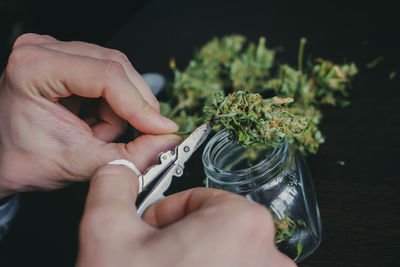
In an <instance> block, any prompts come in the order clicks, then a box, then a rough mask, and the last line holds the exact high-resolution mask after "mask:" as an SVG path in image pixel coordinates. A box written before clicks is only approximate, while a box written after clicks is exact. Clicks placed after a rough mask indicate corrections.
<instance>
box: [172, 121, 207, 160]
mask: <svg viewBox="0 0 400 267" xmlns="http://www.w3.org/2000/svg"><path fill="white" fill-rule="evenodd" d="M210 132H211V124H210V122H206V123H204V124H202V125H201V126H200V127H198V128H197V129H195V130H194V131H193V132H192V133H191V134H190V135H189V136H188V137H187V138H186V139H185V140H184V141H183V142H182V143H181V144H180V145H179V146H178V147H177V148H178V149H177V151H178V159H177V161H178V163H180V165H181V167H183V164H184V163H185V162H186V161H187V160H188V159H189V158H190V157H191V156H192V154H193V153H194V152H195V151H196V150H197V149H198V148H199V147H200V146H201V144H202V143H203V142H204V141H205V140H206V139H207V136H208V135H209V133H210Z"/></svg>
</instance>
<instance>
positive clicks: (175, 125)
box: [162, 116, 179, 131]
mask: <svg viewBox="0 0 400 267" xmlns="http://www.w3.org/2000/svg"><path fill="white" fill-rule="evenodd" d="M162 120H163V121H164V123H165V124H166V125H168V128H171V129H174V131H178V129H179V126H178V124H176V123H175V122H174V121H172V120H170V119H168V118H167V117H164V116H162Z"/></svg>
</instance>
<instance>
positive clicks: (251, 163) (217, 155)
mask: <svg viewBox="0 0 400 267" xmlns="http://www.w3.org/2000/svg"><path fill="white" fill-rule="evenodd" d="M203 165H204V171H205V173H206V175H207V180H206V184H207V187H211V188H219V189H224V190H227V191H231V192H233V193H237V194H241V195H243V196H245V197H246V198H247V199H249V200H251V201H254V202H257V203H260V204H262V205H264V206H266V207H267V208H268V209H269V210H270V211H271V213H272V215H273V217H274V222H275V228H276V237H275V243H276V245H277V247H278V248H279V249H280V250H281V251H282V252H283V253H285V254H286V255H288V256H289V257H291V258H292V259H294V260H295V261H296V262H300V261H302V260H303V259H305V258H306V257H307V256H309V255H310V254H311V253H312V252H313V251H314V250H315V249H316V248H317V247H318V246H319V244H320V242H321V222H320V217H319V210H318V205H317V200H316V195H315V191H314V187H313V183H312V178H311V175H310V173H309V171H308V168H307V165H306V162H305V160H304V158H303V156H302V155H301V154H300V153H299V152H298V151H296V150H295V149H294V148H293V147H291V146H290V145H288V143H287V142H286V141H285V142H283V143H282V145H280V146H278V147H276V148H266V147H249V148H243V147H242V146H240V145H238V144H237V143H235V142H232V141H231V140H230V139H229V134H228V133H227V132H226V131H221V132H219V133H217V134H216V135H215V136H214V137H213V138H212V139H211V140H210V141H209V142H208V143H207V145H206V147H205V149H204V152H203Z"/></svg>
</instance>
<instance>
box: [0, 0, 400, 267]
mask: <svg viewBox="0 0 400 267" xmlns="http://www.w3.org/2000/svg"><path fill="white" fill-rule="evenodd" d="M167 2H168V3H167ZM188 2H190V3H191V4H188ZM194 2H197V5H195V4H193V3H194ZM281 2H282V3H280V4H277V3H268V1H255V0H247V1H233V0H231V1H211V0H210V1H183V0H173V1H161V0H159V1H149V2H148V4H145V5H143V6H142V7H141V8H140V9H138V10H135V12H132V16H131V17H130V18H129V19H128V20H127V21H126V23H124V24H123V25H122V26H121V27H119V28H117V29H115V33H114V34H113V35H112V36H110V37H109V38H108V41H107V42H104V43H100V44H102V45H107V46H109V47H112V48H116V49H120V50H122V51H123V52H125V53H126V54H127V55H128V57H129V58H130V59H131V61H132V62H133V64H134V66H136V67H137V69H138V70H139V71H140V72H142V73H143V72H152V71H157V72H161V73H164V74H166V75H167V76H169V77H170V75H171V73H170V72H169V70H168V62H169V59H170V57H172V56H173V57H175V58H176V61H177V63H178V67H183V66H185V65H186V64H187V62H188V59H189V58H190V57H191V55H192V52H193V48H195V47H199V46H200V45H201V44H203V43H205V42H206V41H207V40H209V39H211V38H212V37H214V36H221V35H224V34H230V33H240V34H243V35H246V36H247V37H248V38H249V39H250V40H253V41H257V39H258V37H259V36H261V35H263V36H266V38H267V43H268V45H269V46H272V47H274V46H278V45H281V46H283V47H284V48H285V50H284V51H283V52H281V55H280V56H278V57H279V58H280V59H281V61H283V62H289V63H291V64H293V65H295V64H296V60H297V49H298V41H299V39H300V37H303V36H304V37H307V39H308V44H307V48H306V53H307V54H311V55H312V57H317V56H320V57H323V58H326V59H330V60H333V61H335V62H338V63H341V62H343V61H344V60H347V61H355V62H356V64H357V66H358V67H359V69H360V73H359V74H358V75H357V78H356V80H355V81H354V83H353V88H352V91H351V101H352V105H351V106H350V107H348V108H346V109H334V108H326V109H324V114H325V118H324V122H323V124H322V130H323V132H324V133H325V134H326V137H327V138H326V143H325V144H324V145H322V146H321V149H320V151H319V153H318V154H317V155H315V156H310V157H308V159H307V161H308V164H309V167H310V170H311V173H312V175H313V178H314V183H315V188H316V191H317V197H318V202H319V207H320V212H321V218H322V227H323V237H322V243H321V246H320V247H319V248H318V250H316V251H315V253H314V254H313V255H311V256H310V257H309V258H307V259H306V260H305V261H304V262H302V263H301V264H300V265H299V266H302V267H311V266H313V267H314V266H328V267H330V266H335V267H336V266H344V267H347V266H371V267H372V266H374V267H375V266H376V267H378V266H400V263H399V260H400V256H399V250H400V197H399V194H400V175H399V171H398V169H399V167H400V162H399V160H400V157H399V155H400V142H399V136H400V111H399V110H400V107H399V104H400V64H399V60H400V57H399V55H400V53H399V49H400V43H399V41H397V40H396V37H397V35H398V32H399V31H398V29H397V27H398V24H396V23H395V22H396V21H397V19H398V15H397V14H396V13H395V12H396V9H394V7H392V6H388V5H386V4H383V3H375V5H372V4H370V5H368V4H366V3H364V4H363V5H355V4H354V5H349V4H348V3H347V4H346V6H344V5H340V4H338V3H334V2H332V1H330V2H328V1H319V2H316V3H312V2H307V1H306V2H304V1H297V2H298V3H296V4H294V5H293V4H289V3H288V1H281ZM378 4H379V6H378ZM121 8H123V7H121ZM114 15H115V14H114ZM80 34H81V33H80ZM60 35H61V36H62V34H61V33H60ZM77 36H78V35H77ZM378 56H383V57H384V61H383V62H382V63H380V64H378V65H377V66H376V68H373V69H368V68H366V64H367V63H369V62H371V61H372V60H373V59H375V58H377V57H378ZM395 70H397V72H398V75H397V76H396V77H395V79H394V80H393V81H390V80H389V73H390V72H392V71H395ZM338 160H340V161H345V165H344V166H340V165H338V164H337V161H338ZM189 165H190V166H189V167H188V170H189V171H188V172H189V173H186V178H185V179H181V180H180V181H177V182H176V183H175V184H174V188H173V190H175V191H177V190H181V189H184V188H189V187H191V186H195V185H200V184H201V181H202V179H203V177H204V175H203V173H202V166H201V161H200V156H199V155H196V156H195V157H194V158H193V159H192V160H191V161H190V164H189ZM188 176H189V177H188ZM86 190H87V185H86V184H79V185H74V186H71V187H69V188H66V189H63V190H59V191H57V192H50V193H29V194H23V195H22V205H21V209H20V212H19V214H18V217H17V219H16V221H15V223H14V224H13V228H12V229H11V232H10V233H9V235H8V236H7V238H6V239H5V240H4V242H3V243H0V259H1V263H0V265H1V266H25V265H26V264H29V266H71V264H73V263H74V261H75V257H76V251H77V229H78V225H79V220H80V216H81V213H82V208H83V204H84V199H85V194H86ZM3 263H5V264H3Z"/></svg>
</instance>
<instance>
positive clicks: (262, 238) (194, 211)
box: [77, 154, 296, 267]
mask: <svg viewBox="0 0 400 267" xmlns="http://www.w3.org/2000/svg"><path fill="white" fill-rule="evenodd" d="M147 155H148V157H149V154H147ZM144 159H145V158H144ZM142 167H143V166H142ZM137 191H138V181H137V177H136V175H135V174H134V173H133V172H132V171H131V170H130V169H128V168H126V167H123V166H116V165H112V166H111V165H109V166H105V167H101V168H100V169H99V170H98V171H97V172H96V173H95V175H94V177H93V178H92V180H91V185H90V189H89V193H88V197H87V202H86V207H85V212H84V215H83V219H82V222H81V227H80V249H79V256H78V261H77V266H78V267H83V266H84V267H91V266H96V267H102V266H146V267H151V266H157V267H158V266H167V267H168V266H174V267H179V266H191V267H196V266H208V267H210V266H216V267H224V266H227V267H235V266H238V267H239V266H240V267H242V266H246V267H253V266H254V267H256V266H263V267H266V266H273V267H278V266H279V267H285V266H296V265H295V264H294V262H293V261H292V260H290V259H289V258H288V257H287V256H285V255H284V254H282V253H281V252H279V251H278V250H277V248H276V247H275V245H274V232H275V231H274V225H273V221H272V217H271V215H270V213H269V212H268V210H267V209H266V208H264V207H263V206H261V205H258V204H255V203H252V202H250V201H248V200H247V199H245V198H244V197H242V196H239V195H234V194H232V193H229V192H225V191H220V190H215V189H206V188H196V189H192V190H188V191H184V192H181V193H178V194H175V195H171V196H169V197H167V198H165V199H163V200H161V201H160V202H158V203H156V204H153V205H152V206H150V207H149V208H148V209H147V210H146V211H145V213H144V214H143V218H140V217H139V216H138V215H137V214H136V209H135V199H136V195H137Z"/></svg>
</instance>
